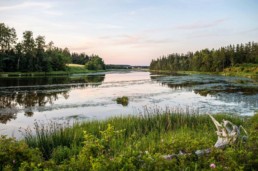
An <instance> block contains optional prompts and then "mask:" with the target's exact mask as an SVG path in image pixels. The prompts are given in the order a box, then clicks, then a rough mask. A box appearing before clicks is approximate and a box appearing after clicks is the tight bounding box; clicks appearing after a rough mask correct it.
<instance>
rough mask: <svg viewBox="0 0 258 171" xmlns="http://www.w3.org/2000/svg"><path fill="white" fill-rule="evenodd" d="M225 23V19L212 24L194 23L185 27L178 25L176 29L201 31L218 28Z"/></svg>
mask: <svg viewBox="0 0 258 171" xmlns="http://www.w3.org/2000/svg"><path fill="white" fill-rule="evenodd" d="M225 21H226V19H219V20H215V21H212V22H206V23H204V22H195V23H192V24H186V25H179V26H176V29H180V30H193V29H203V28H210V27H215V26H218V25H220V24H222V23H224V22H225Z"/></svg>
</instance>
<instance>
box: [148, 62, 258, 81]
mask: <svg viewBox="0 0 258 171" xmlns="http://www.w3.org/2000/svg"><path fill="white" fill-rule="evenodd" d="M150 72H153V73H158V74H187V75H191V74H208V75H225V76H240V77H249V78H258V64H241V65H236V66H234V67H229V68H225V69H224V70H223V71H222V72H201V71H168V70H150Z"/></svg>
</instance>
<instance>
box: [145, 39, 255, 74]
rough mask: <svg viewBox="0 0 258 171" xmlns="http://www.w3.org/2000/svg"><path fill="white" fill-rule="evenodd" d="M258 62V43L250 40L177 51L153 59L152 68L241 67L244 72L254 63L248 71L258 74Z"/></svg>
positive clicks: (220, 69) (214, 69)
mask: <svg viewBox="0 0 258 171" xmlns="http://www.w3.org/2000/svg"><path fill="white" fill-rule="evenodd" d="M257 64H258V43H255V42H249V43H247V44H237V45H229V46H227V47H221V48H219V49H217V50H215V49H212V50H209V49H203V50H200V51H196V52H189V53H187V54H177V53H175V54H170V55H167V56H162V57H160V58H158V59H156V60H152V62H151V64H150V70H166V71H170V72H177V71H198V72H230V71H231V70H235V69H236V68H238V67H240V68H239V69H241V72H243V71H245V67H247V66H250V65H252V66H253V67H254V68H253V69H252V70H248V72H249V73H251V72H252V74H256V75H257V74H258V73H257ZM227 68H228V69H227ZM239 69H237V70H239ZM233 72H234V71H233Z"/></svg>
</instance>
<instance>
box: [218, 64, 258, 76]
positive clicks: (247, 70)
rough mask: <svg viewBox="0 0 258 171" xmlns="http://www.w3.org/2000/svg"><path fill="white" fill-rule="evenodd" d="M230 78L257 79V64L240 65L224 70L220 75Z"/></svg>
mask: <svg viewBox="0 0 258 171" xmlns="http://www.w3.org/2000/svg"><path fill="white" fill-rule="evenodd" d="M221 74H223V75H230V76H243V77H258V64H241V65H236V66H234V67H230V68H226V69H224V71H223V72H222V73H221Z"/></svg>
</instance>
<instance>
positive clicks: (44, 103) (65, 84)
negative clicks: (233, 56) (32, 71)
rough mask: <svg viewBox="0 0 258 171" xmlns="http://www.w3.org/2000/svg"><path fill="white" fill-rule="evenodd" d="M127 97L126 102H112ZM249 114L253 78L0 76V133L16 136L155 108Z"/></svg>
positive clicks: (256, 88) (255, 103)
mask: <svg viewBox="0 0 258 171" xmlns="http://www.w3.org/2000/svg"><path fill="white" fill-rule="evenodd" d="M121 96H128V97H129V104H128V105H127V106H123V105H121V104H117V103H116V98H117V97H121ZM157 109H159V110H172V111H174V112H189V113H220V112H223V113H232V114H240V115H253V114H254V113H255V112H256V111H257V110H258V84H257V80H253V79H249V78H241V77H225V76H217V75H160V74H155V73H154V74H151V73H149V72H141V71H112V72H103V73H96V74H91V75H85V74H74V75H70V76H56V77H54V76H51V77H26V78H21V77H3V78H0V134H6V135H8V136H15V137H20V136H21V134H20V132H19V131H18V130H19V129H20V128H27V127H33V124H34V122H35V121H40V122H44V123H46V122H50V121H57V122H65V121H67V120H71V121H74V120H79V121H81V120H83V121H84V120H91V119H105V118H107V117H111V116H116V115H128V114H131V115H141V114H144V113H147V112H153V111H155V110H157Z"/></svg>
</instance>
